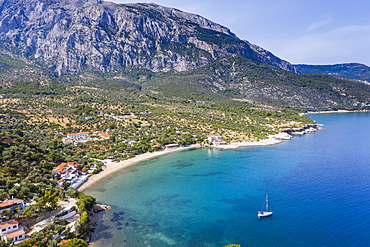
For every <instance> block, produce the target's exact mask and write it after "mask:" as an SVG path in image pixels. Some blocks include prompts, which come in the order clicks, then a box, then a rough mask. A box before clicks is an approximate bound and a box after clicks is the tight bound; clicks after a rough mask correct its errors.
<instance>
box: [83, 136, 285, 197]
mask: <svg viewBox="0 0 370 247" xmlns="http://www.w3.org/2000/svg"><path fill="white" fill-rule="evenodd" d="M281 139H287V138H281ZM289 139H290V138H289ZM282 142H283V141H281V140H280V139H279V137H278V136H270V137H269V138H267V139H263V140H260V141H253V142H235V143H230V144H226V145H219V146H214V145H209V146H207V145H200V144H193V145H190V146H183V147H177V148H171V149H166V150H161V151H156V152H152V153H145V154H139V155H137V156H135V157H134V158H131V159H127V160H123V161H120V162H113V161H107V162H106V163H105V164H104V165H103V167H102V168H103V170H102V171H101V172H99V173H98V174H94V175H92V176H90V177H89V178H88V180H87V181H86V182H85V183H84V184H82V185H81V186H80V187H79V188H78V189H77V190H78V191H84V190H86V189H88V188H89V187H91V186H92V185H94V184H95V183H97V182H99V181H100V180H102V179H104V178H106V177H108V176H110V175H112V174H113V173H116V172H118V171H120V170H122V169H124V168H127V167H130V166H132V165H134V164H137V163H139V162H142V161H145V160H149V159H152V158H155V157H157V156H162V155H165V154H168V153H172V152H177V151H181V150H185V149H189V148H201V147H206V148H216V149H238V148H241V147H257V146H271V145H275V144H279V143H282Z"/></svg>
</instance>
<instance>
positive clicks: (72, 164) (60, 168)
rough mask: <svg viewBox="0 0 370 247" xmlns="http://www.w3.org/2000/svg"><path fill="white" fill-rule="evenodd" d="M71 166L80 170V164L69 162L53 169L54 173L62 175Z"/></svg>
mask: <svg viewBox="0 0 370 247" xmlns="http://www.w3.org/2000/svg"><path fill="white" fill-rule="evenodd" d="M69 166H73V167H76V168H78V166H79V165H78V164H76V163H75V162H67V163H62V164H60V165H59V166H57V167H55V168H54V169H53V172H60V173H64V172H65V171H66V168H68V167H69Z"/></svg>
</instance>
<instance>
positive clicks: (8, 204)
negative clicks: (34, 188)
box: [0, 199, 26, 214]
mask: <svg viewBox="0 0 370 247" xmlns="http://www.w3.org/2000/svg"><path fill="white" fill-rule="evenodd" d="M25 207H26V204H25V203H24V201H23V200H22V199H10V200H6V201H3V202H0V214H1V213H2V212H3V210H6V209H9V210H11V211H17V210H20V211H22V210H23V209H24V208H25Z"/></svg>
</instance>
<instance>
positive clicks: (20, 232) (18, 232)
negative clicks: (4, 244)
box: [5, 229, 25, 238]
mask: <svg viewBox="0 0 370 247" xmlns="http://www.w3.org/2000/svg"><path fill="white" fill-rule="evenodd" d="M22 234H25V232H24V230H23V229H20V230H18V231H14V232H11V233H9V234H7V235H5V236H6V237H7V238H14V237H18V236H19V235H22Z"/></svg>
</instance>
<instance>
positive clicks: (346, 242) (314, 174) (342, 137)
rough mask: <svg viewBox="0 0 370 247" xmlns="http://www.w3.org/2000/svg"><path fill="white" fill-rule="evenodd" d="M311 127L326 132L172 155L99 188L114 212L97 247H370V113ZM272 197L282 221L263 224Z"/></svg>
mask: <svg viewBox="0 0 370 247" xmlns="http://www.w3.org/2000/svg"><path fill="white" fill-rule="evenodd" d="M310 117H311V118H312V119H314V120H316V122H317V123H322V124H325V126H324V129H323V130H320V131H318V132H316V133H314V134H311V135H304V136H297V137H295V138H293V139H292V140H289V141H284V143H282V144H279V145H274V146H268V147H249V148H243V149H238V150H214V149H191V150H185V151H181V152H177V153H171V154H168V155H165V156H161V157H157V158H155V159H152V160H149V161H145V162H142V163H140V164H137V165H134V166H132V167H129V168H127V169H125V170H122V171H120V172H119V173H116V174H114V175H113V176H111V177H109V178H107V179H106V180H104V181H102V182H101V183H99V184H97V185H96V186H94V187H91V188H90V189H89V190H87V191H85V192H86V193H88V194H90V195H92V196H94V197H96V198H97V200H98V201H99V202H101V203H104V204H109V205H111V206H112V207H113V209H112V210H111V211H108V212H106V213H103V214H102V215H101V222H102V223H101V224H100V225H99V227H98V228H97V230H96V233H95V235H94V239H95V240H96V244H95V246H98V247H101V246H104V247H108V246H135V247H136V246H137V247H141V246H151V247H166V246H176V247H182V246H191V247H193V246H194V247H195V246H199V247H216V246H217V247H218V246H223V245H226V244H230V243H238V244H241V245H242V247H246V246H370V230H369V226H370V213H369V209H370V152H369V150H370V139H369V138H370V128H369V123H370V113H341V114H317V115H311V116H310ZM265 194H269V198H270V205H271V207H272V210H273V211H274V215H273V216H272V217H269V218H264V219H262V220H258V218H257V211H258V210H261V209H262V206H263V201H264V198H265Z"/></svg>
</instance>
